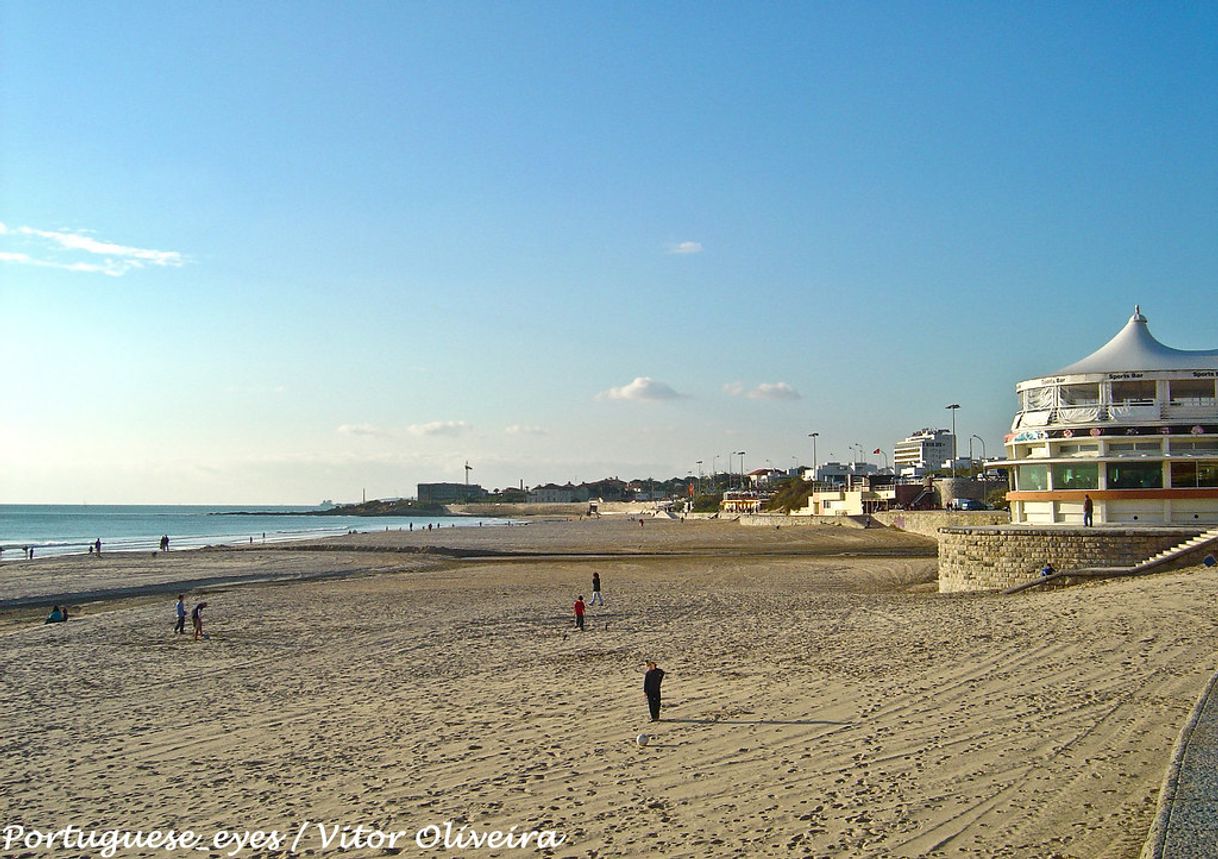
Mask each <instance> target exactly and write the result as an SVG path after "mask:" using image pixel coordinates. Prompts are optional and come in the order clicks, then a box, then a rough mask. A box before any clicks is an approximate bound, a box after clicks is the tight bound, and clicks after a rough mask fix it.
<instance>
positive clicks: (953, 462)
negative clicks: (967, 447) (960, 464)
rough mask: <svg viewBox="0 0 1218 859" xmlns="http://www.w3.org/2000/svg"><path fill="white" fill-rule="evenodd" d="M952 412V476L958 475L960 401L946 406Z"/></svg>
mask: <svg viewBox="0 0 1218 859" xmlns="http://www.w3.org/2000/svg"><path fill="white" fill-rule="evenodd" d="M943 408H945V409H947V410H948V411H949V412H951V413H952V477H955V476H956V409H958V408H960V404H959V403H952V404H951V405H950V406H944V407H943Z"/></svg>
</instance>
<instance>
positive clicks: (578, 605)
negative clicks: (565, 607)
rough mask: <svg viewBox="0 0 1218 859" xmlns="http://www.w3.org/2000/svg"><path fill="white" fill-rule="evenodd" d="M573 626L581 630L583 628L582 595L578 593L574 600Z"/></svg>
mask: <svg viewBox="0 0 1218 859" xmlns="http://www.w3.org/2000/svg"><path fill="white" fill-rule="evenodd" d="M575 628H576V629H578V630H581V631H582V630H583V628H584V595H583V594H580V595H579V598H578V599H577V600H576V601H575Z"/></svg>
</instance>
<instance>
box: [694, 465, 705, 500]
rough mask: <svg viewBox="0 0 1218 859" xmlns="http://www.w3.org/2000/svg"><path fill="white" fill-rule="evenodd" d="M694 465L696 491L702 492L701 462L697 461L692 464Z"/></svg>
mask: <svg viewBox="0 0 1218 859" xmlns="http://www.w3.org/2000/svg"><path fill="white" fill-rule="evenodd" d="M694 465H696V466H698V491H699V492H703V491H704V488H703V486H702V460H700V459H699V460H698V461H697V462H695V463H694Z"/></svg>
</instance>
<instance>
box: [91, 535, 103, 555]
mask: <svg viewBox="0 0 1218 859" xmlns="http://www.w3.org/2000/svg"><path fill="white" fill-rule="evenodd" d="M93 550H94V551H95V552H96V553H97V554H99V555H100V554H101V537H98V538H97V542H96V543H94V544H93Z"/></svg>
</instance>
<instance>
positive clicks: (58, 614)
mask: <svg viewBox="0 0 1218 859" xmlns="http://www.w3.org/2000/svg"><path fill="white" fill-rule="evenodd" d="M66 620H67V618H66V617H64V616H63V610H62V609H61V608H60V607H59V606H52V607H51V613H50V614H48V615H47V619H46V620H44V621H43V624H48V623H63V622H64V621H66Z"/></svg>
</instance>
